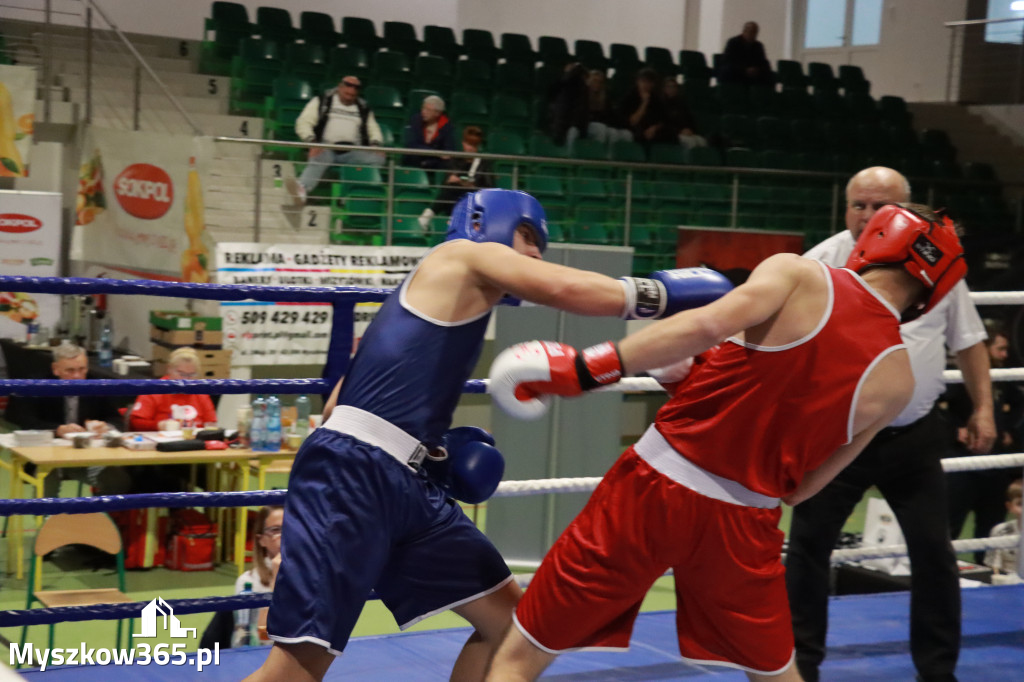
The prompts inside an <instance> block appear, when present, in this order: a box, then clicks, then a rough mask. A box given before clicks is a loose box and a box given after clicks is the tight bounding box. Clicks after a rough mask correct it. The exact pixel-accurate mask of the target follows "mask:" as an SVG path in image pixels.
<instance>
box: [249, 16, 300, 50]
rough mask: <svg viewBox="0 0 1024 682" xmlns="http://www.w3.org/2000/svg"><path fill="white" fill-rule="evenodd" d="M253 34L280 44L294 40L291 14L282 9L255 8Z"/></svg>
mask: <svg viewBox="0 0 1024 682" xmlns="http://www.w3.org/2000/svg"><path fill="white" fill-rule="evenodd" d="M252 30H253V34H255V35H259V36H260V37H261V38H264V39H266V38H270V39H271V40H276V41H278V42H280V43H281V44H284V43H288V42H291V41H293V40H295V38H296V31H295V26H294V25H293V24H292V15H291V13H290V12H289V11H288V10H286V9H284V8H282V7H257V8H256V23H255V24H254V25H253V29H252Z"/></svg>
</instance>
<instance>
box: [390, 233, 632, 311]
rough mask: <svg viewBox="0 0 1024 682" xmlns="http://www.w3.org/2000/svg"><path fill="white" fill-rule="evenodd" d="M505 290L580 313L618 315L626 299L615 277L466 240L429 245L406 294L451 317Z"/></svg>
mask: <svg viewBox="0 0 1024 682" xmlns="http://www.w3.org/2000/svg"><path fill="white" fill-rule="evenodd" d="M506 293H508V294H511V295H512V296H515V297H517V298H521V299H523V300H526V301H531V302H533V303H539V304H541V305H546V306H551V307H552V308H558V309H560V310H566V311H568V312H572V313H577V314H581V315H620V314H621V313H622V311H623V309H624V308H625V305H626V299H625V294H624V293H623V288H622V284H621V283H620V282H619V281H618V280H616V279H613V278H611V277H608V276H606V275H601V274H598V273H596V272H590V271H588V270H577V269H575V268H569V267H565V266H564V265H557V264H555V263H546V262H544V261H542V260H538V259H536V258H529V257H527V256H524V255H522V254H520V253H517V252H516V251H515V250H513V249H511V248H509V247H507V246H504V245H502V244H495V243H474V242H469V241H454V242H450V243H448V244H444V245H442V246H440V247H438V248H437V249H436V250H435V251H433V252H432V253H431V254H430V255H429V256H428V257H427V259H426V260H424V262H423V263H422V264H421V265H420V269H419V270H418V271H417V272H416V275H415V277H413V280H412V282H410V284H409V288H408V291H407V293H406V296H407V298H408V300H409V302H410V304H411V305H412V306H413V307H415V308H416V309H417V310H419V311H421V312H423V313H425V314H427V315H430V316H431V317H435V318H436V319H439V320H445V321H453V320H461V319H466V318H468V317H471V316H473V315H479V314H481V313H484V312H487V310H489V309H490V308H491V307H492V306H494V304H496V303H497V302H498V300H500V298H501V297H502V295H504V294H506Z"/></svg>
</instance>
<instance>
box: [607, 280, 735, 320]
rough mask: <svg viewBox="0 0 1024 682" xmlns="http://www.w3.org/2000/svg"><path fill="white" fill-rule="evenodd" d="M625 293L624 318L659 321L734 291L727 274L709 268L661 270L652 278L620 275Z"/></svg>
mask: <svg viewBox="0 0 1024 682" xmlns="http://www.w3.org/2000/svg"><path fill="white" fill-rule="evenodd" d="M619 282H621V283H622V289H623V291H624V292H625V294H626V305H625V306H624V307H623V309H622V315H621V317H622V319H624V320H656V319H660V318H662V317H668V316H670V315H675V314H676V313H678V312H679V311H681V310H689V309H690V308H699V307H700V306H702V305H707V304H708V303H711V302H712V301H714V300H716V299H718V298H721V297H722V296H724V295H725V294H727V293H728V292H730V291H731V290H732V284H731V283H730V282H729V280H728V279H726V277H725V275H723V274H722V273H720V272H716V271H715V270H711V269H710V268H677V269H675V270H658V271H657V272H653V273H651V276H650V277H649V278H646V279H645V278H641V277H620V278H619Z"/></svg>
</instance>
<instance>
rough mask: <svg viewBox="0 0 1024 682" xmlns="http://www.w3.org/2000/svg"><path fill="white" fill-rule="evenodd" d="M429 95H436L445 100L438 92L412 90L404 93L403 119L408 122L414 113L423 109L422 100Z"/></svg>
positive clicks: (422, 89)
mask: <svg viewBox="0 0 1024 682" xmlns="http://www.w3.org/2000/svg"><path fill="white" fill-rule="evenodd" d="M430 95H436V96H438V97H440V98H441V99H445V97H444V95H442V94H441V92H440V91H438V90H431V89H428V88H413V89H412V90H408V91H407V92H406V93H405V118H406V120H408V119H409V118H410V117H411V116H412V115H413V114H414V113H416V112H417V111H419V110H420V109H422V108H423V100H424V99H425V98H427V97H429V96H430Z"/></svg>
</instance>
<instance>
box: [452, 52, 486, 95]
mask: <svg viewBox="0 0 1024 682" xmlns="http://www.w3.org/2000/svg"><path fill="white" fill-rule="evenodd" d="M454 83H455V88H454V89H455V90H462V91H463V92H475V93H477V94H479V95H482V96H484V97H488V96H490V94H491V89H492V85H493V84H492V82H491V66H490V64H488V63H487V62H484V61H481V60H479V59H460V60H459V61H457V62H455V81H454Z"/></svg>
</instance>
